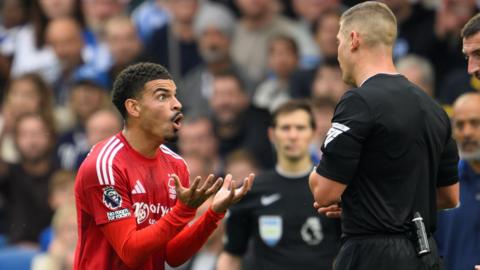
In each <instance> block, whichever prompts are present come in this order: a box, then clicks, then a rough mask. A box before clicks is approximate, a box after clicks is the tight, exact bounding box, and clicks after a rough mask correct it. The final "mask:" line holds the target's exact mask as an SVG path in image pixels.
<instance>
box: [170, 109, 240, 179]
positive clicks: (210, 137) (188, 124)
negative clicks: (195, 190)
mask: <svg viewBox="0 0 480 270" xmlns="http://www.w3.org/2000/svg"><path fill="white" fill-rule="evenodd" d="M218 144H219V142H218V140H217V138H216V137H215V133H214V129H213V124H212V122H211V121H210V119H209V118H208V117H205V116H198V115H190V116H188V117H187V118H185V120H184V121H183V122H182V128H181V129H180V130H179V132H178V149H179V150H180V153H181V154H182V156H184V155H198V156H200V157H202V159H203V160H204V161H205V162H207V163H208V164H210V166H211V168H212V170H211V171H210V172H209V173H214V174H215V175H223V161H222V159H221V158H220V154H219V150H218V147H219V145H218ZM187 164H189V163H187ZM190 174H192V173H190ZM194 176H196V175H194ZM202 176H204V175H202ZM235 179H237V178H235Z"/></svg>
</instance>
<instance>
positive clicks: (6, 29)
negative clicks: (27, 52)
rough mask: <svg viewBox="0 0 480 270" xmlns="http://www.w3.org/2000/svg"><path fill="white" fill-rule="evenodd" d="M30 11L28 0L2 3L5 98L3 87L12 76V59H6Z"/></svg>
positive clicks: (0, 70)
mask: <svg viewBox="0 0 480 270" xmlns="http://www.w3.org/2000/svg"><path fill="white" fill-rule="evenodd" d="M29 10H30V1H28V0H4V1H2V2H0V18H1V24H0V89H2V90H1V91H0V96H3V93H2V91H3V87H4V86H5V84H6V82H7V80H8V79H9V76H10V64H11V59H9V57H5V56H4V55H5V54H8V52H9V51H12V50H13V48H12V46H15V44H13V42H8V40H15V36H16V35H17V34H18V32H19V30H20V28H21V26H22V25H24V24H25V23H27V21H28V11H29Z"/></svg>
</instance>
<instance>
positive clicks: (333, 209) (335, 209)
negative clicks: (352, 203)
mask: <svg viewBox="0 0 480 270" xmlns="http://www.w3.org/2000/svg"><path fill="white" fill-rule="evenodd" d="M313 207H315V209H317V211H318V213H319V214H323V215H325V216H327V217H329V218H339V217H340V216H341V215H342V208H341V207H340V206H339V205H338V204H336V203H335V204H332V205H330V206H326V207H320V205H319V204H318V203H317V202H314V203H313Z"/></svg>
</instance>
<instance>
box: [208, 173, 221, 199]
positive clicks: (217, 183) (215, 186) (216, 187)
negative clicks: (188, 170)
mask: <svg viewBox="0 0 480 270" xmlns="http://www.w3.org/2000/svg"><path fill="white" fill-rule="evenodd" d="M222 183H223V178H221V177H219V178H217V181H215V184H213V186H211V187H210V188H209V189H208V190H207V191H206V192H205V194H207V195H208V196H210V195H212V194H215V193H217V192H218V190H219V189H220V188H221V187H222Z"/></svg>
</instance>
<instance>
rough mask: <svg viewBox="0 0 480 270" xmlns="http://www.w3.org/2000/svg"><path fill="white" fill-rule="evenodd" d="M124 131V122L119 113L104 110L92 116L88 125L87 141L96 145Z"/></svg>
mask: <svg viewBox="0 0 480 270" xmlns="http://www.w3.org/2000/svg"><path fill="white" fill-rule="evenodd" d="M121 129H122V121H121V119H120V116H119V114H118V113H116V112H114V111H112V110H108V109H103V110H99V111H97V112H95V113H94V114H92V115H91V116H90V117H89V118H88V120H87V123H86V130H87V140H88V143H89V144H90V145H94V144H96V143H98V142H100V141H102V140H104V139H106V138H108V137H110V136H113V135H115V134H116V133H118V132H120V130H121Z"/></svg>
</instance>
